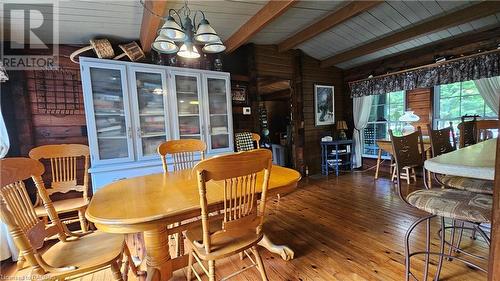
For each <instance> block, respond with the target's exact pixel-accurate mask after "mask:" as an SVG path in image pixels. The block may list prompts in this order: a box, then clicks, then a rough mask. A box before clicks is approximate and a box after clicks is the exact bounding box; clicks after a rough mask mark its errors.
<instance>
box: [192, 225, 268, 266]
mask: <svg viewBox="0 0 500 281" xmlns="http://www.w3.org/2000/svg"><path fill="white" fill-rule="evenodd" d="M221 225H222V220H217V221H213V222H210V233H215V232H216V231H219V230H220V229H221ZM225 234H227V235H220V236H217V238H215V239H214V238H212V240H211V242H212V244H211V246H212V249H211V252H210V253H207V252H206V251H205V247H204V246H203V229H202V226H201V224H199V225H196V226H194V227H192V228H190V229H188V230H187V231H186V239H187V242H188V243H189V245H190V246H191V247H192V248H193V250H194V251H195V252H196V254H197V255H198V256H199V257H200V258H201V259H203V260H216V259H221V258H225V257H228V256H232V255H234V254H235V253H238V252H241V251H243V250H246V249H248V248H250V247H252V246H254V245H256V244H257V243H258V242H259V241H260V240H261V239H262V236H263V234H262V233H261V234H257V233H256V229H255V227H251V228H239V229H237V230H236V231H231V232H229V231H228V232H226V233H225Z"/></svg>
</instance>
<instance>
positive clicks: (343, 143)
mask: <svg viewBox="0 0 500 281" xmlns="http://www.w3.org/2000/svg"><path fill="white" fill-rule="evenodd" d="M331 146H333V147H334V151H335V154H330V153H328V148H329V147H331ZM340 150H345V152H344V151H343V152H339V151H340ZM351 153H352V140H334V141H322V142H321V173H322V174H323V175H328V173H329V170H330V165H329V163H328V160H330V161H333V162H334V163H333V164H334V165H332V166H333V168H334V169H335V175H336V176H339V169H340V167H345V166H348V167H349V170H351V169H352V165H351ZM340 161H342V162H340Z"/></svg>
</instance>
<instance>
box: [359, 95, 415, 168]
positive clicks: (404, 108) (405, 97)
mask: <svg viewBox="0 0 500 281" xmlns="http://www.w3.org/2000/svg"><path fill="white" fill-rule="evenodd" d="M396 92H403V113H404V112H405V111H406V110H407V105H408V103H407V94H408V91H405V90H401V91H395V92H390V93H396ZM390 93H386V94H385V95H388V94H390ZM390 105H391V103H388V104H387V105H386V106H389V109H388V110H387V114H390ZM372 108H374V106H373V102H372V104H371V105H370V114H371V109H372ZM384 117H388V116H385V115H384ZM386 119H388V118H386ZM398 122H399V120H395V121H368V123H367V125H366V126H367V127H368V125H369V124H387V125H388V126H387V128H390V127H391V126H390V125H391V124H392V123H396V124H398ZM367 127H365V129H366V128H367ZM365 129H363V131H362V133H361V144H362V147H361V150H362V153H361V157H363V158H371V159H377V158H378V154H374V155H373V154H365V153H364V151H365V132H364V131H365ZM388 130H389V129H388ZM387 132H388V131H387ZM381 158H382V159H391V157H390V156H387V155H382V157H381Z"/></svg>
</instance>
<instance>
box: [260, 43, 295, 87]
mask: <svg viewBox="0 0 500 281" xmlns="http://www.w3.org/2000/svg"><path fill="white" fill-rule="evenodd" d="M293 67H294V54H293V51H287V52H282V53H279V52H278V47H277V46H276V45H255V71H256V75H257V76H258V77H276V78H283V79H288V80H291V79H292V78H293V71H294V68H293Z"/></svg>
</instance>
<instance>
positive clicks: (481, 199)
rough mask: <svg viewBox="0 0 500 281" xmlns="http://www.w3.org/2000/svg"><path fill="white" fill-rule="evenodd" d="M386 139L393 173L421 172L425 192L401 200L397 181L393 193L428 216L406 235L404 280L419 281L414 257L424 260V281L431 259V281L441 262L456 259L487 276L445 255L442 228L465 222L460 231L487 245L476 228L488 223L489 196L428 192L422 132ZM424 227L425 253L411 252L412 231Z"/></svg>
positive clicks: (413, 193)
mask: <svg viewBox="0 0 500 281" xmlns="http://www.w3.org/2000/svg"><path fill="white" fill-rule="evenodd" d="M389 135H390V137H391V142H392V147H393V151H394V158H395V160H396V172H397V173H400V171H401V168H403V167H413V168H422V169H423V177H424V185H425V187H426V188H425V189H423V190H417V191H414V192H411V193H410V194H408V195H407V196H404V194H403V190H402V188H401V180H400V178H399V177H398V178H397V184H396V189H397V193H398V196H399V197H400V198H401V200H403V202H405V203H407V204H408V205H410V206H412V207H414V208H417V209H419V210H423V211H425V212H427V213H429V215H426V216H424V217H422V218H420V219H418V220H417V221H415V222H414V223H413V224H412V225H411V226H410V227H409V229H408V230H407V232H406V234H405V242H404V247H405V268H406V270H405V280H407V281H408V280H409V279H410V276H411V277H412V278H414V279H416V280H418V278H417V277H416V276H415V275H414V274H413V273H412V272H411V258H412V257H413V256H416V255H424V256H425V265H424V273H423V275H424V280H427V277H428V274H429V263H430V256H431V255H432V256H437V257H438V264H437V270H436V273H435V276H434V280H439V275H440V273H441V268H442V265H443V258H445V257H446V258H448V259H456V260H459V261H462V262H464V263H465V264H467V265H469V266H471V267H473V268H476V269H478V270H481V271H483V272H487V270H486V269H484V268H482V267H480V266H479V265H477V264H475V263H473V262H471V261H470V260H468V259H465V258H463V257H459V256H451V255H449V254H445V253H444V247H445V240H446V239H445V238H446V237H445V236H446V232H445V231H446V229H447V226H446V224H445V218H448V219H452V220H458V221H464V222H468V223H470V225H471V227H463V229H471V230H475V231H476V232H477V233H479V234H480V236H481V237H482V238H483V239H484V240H485V241H486V243H487V244H488V245H490V238H489V237H488V235H487V234H486V233H485V232H484V230H483V229H481V228H480V227H479V225H480V224H481V223H490V222H491V217H490V216H491V208H492V203H493V198H492V196H491V195H488V194H480V193H474V192H470V191H466V190H457V189H441V188H432V189H429V188H427V181H426V171H425V169H424V168H423V164H424V159H425V152H424V146H423V139H422V131H421V129H420V127H418V128H417V131H416V132H414V133H412V134H409V135H406V136H401V137H398V136H394V135H393V132H392V130H389ZM434 217H437V218H439V219H440V222H441V224H440V231H439V236H440V244H439V252H432V251H431V249H430V228H431V219H432V218H434ZM423 222H425V224H426V232H425V233H426V237H425V238H426V239H425V250H424V251H413V252H411V251H410V237H411V234H412V232H413V230H414V229H415V228H416V227H417V226H418V225H419V224H421V223H423ZM471 258H476V259H480V260H485V258H484V257H479V256H471Z"/></svg>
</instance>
